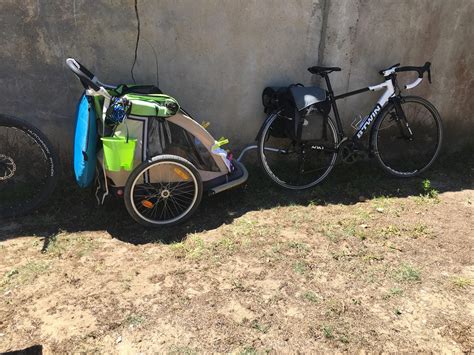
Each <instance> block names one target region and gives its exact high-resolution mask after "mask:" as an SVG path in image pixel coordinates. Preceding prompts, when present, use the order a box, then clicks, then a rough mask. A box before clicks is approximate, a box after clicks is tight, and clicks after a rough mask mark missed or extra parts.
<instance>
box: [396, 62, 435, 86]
mask: <svg viewBox="0 0 474 355" xmlns="http://www.w3.org/2000/svg"><path fill="white" fill-rule="evenodd" d="M405 71H416V72H417V73H418V77H419V78H423V74H424V73H425V72H428V80H429V82H430V83H431V63H430V62H426V63H425V65H423V66H421V67H413V66H406V67H399V68H396V69H395V72H397V73H399V72H405Z"/></svg>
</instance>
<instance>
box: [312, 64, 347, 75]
mask: <svg viewBox="0 0 474 355" xmlns="http://www.w3.org/2000/svg"><path fill="white" fill-rule="evenodd" d="M308 71H309V72H310V73H311V74H329V73H331V72H333V71H341V68H339V67H320V66H317V65H315V66H314V67H310V68H308Z"/></svg>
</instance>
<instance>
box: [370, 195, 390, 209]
mask: <svg viewBox="0 0 474 355" xmlns="http://www.w3.org/2000/svg"><path fill="white" fill-rule="evenodd" d="M372 206H373V207H374V209H375V210H376V211H378V212H383V211H384V209H385V208H387V207H389V206H390V197H388V196H385V195H380V196H374V197H373V198H372Z"/></svg>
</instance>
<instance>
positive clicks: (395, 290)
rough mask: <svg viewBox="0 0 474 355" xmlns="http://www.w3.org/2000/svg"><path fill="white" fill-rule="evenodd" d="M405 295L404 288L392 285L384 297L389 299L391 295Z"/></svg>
mask: <svg viewBox="0 0 474 355" xmlns="http://www.w3.org/2000/svg"><path fill="white" fill-rule="evenodd" d="M401 295H403V290H402V289H401V288H399V287H392V288H391V289H390V290H388V293H387V294H386V295H385V296H383V298H384V299H388V298H391V297H395V296H401Z"/></svg>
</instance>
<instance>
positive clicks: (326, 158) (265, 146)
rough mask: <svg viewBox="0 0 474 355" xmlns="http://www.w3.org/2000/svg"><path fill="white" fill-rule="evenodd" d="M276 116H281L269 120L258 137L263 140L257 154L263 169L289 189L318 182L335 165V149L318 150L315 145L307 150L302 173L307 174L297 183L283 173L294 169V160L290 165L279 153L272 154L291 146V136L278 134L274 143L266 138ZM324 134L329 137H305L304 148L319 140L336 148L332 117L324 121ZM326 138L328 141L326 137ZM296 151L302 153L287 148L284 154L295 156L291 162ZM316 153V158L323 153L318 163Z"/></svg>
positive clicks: (304, 186)
mask: <svg viewBox="0 0 474 355" xmlns="http://www.w3.org/2000/svg"><path fill="white" fill-rule="evenodd" d="M278 119H282V118H281V117H275V118H274V119H273V120H272V121H270V122H269V123H268V124H267V127H266V129H264V131H263V132H262V138H261V140H262V143H261V144H260V156H261V160H262V163H263V167H264V170H265V171H266V172H267V174H268V175H269V176H270V178H271V179H272V180H274V181H275V182H276V183H277V184H279V185H281V186H283V187H285V188H289V189H295V190H298V189H306V188H309V187H312V186H314V185H316V184H318V183H320V182H321V181H322V180H324V179H325V178H326V176H327V175H328V174H329V173H330V171H331V170H332V168H333V167H334V165H335V162H336V159H337V153H336V152H333V153H327V152H321V151H316V150H314V149H313V150H311V151H312V153H313V154H307V153H306V157H305V159H306V160H305V162H304V164H305V171H304V173H306V177H305V179H306V181H305V180H300V181H299V182H300V183H298V184H296V183H294V182H293V181H290V180H291V178H288V177H286V176H284V174H285V173H286V174H287V175H290V174H289V173H292V172H294V171H295V170H294V164H293V167H292V166H291V165H292V164H285V161H283V159H278V158H281V156H280V157H275V155H278V154H280V155H281V154H282V150H283V151H285V150H287V149H288V147H290V148H291V145H292V142H294V141H293V140H292V139H291V138H289V137H286V138H278V139H280V143H279V144H276V143H274V144H273V145H272V144H271V143H269V139H270V138H269V135H270V131H271V127H272V125H273V123H274V122H276V120H278ZM327 135H328V138H327V140H326V141H325V142H324V141H321V140H319V141H316V140H315V141H307V143H308V148H307V149H311V146H313V147H314V146H317V145H318V144H319V145H320V144H324V145H328V146H329V145H332V146H333V149H335V147H336V145H337V134H336V130H335V128H334V125H333V124H332V122H331V121H328V124H327ZM270 137H271V135H270ZM328 139H329V140H330V141H328ZM285 147H286V148H285ZM275 150H276V151H275ZM287 153H288V151H287ZM272 155H273V157H272ZM298 155H301V153H298V152H296V151H289V153H288V154H287V157H289V160H294V162H293V163H295V161H297V160H298V159H299V157H298ZM318 157H319V158H321V157H323V162H321V160H320V161H319V163H320V164H319V165H318V160H317V159H315V158H318ZM272 160H273V162H272ZM286 163H288V162H286ZM306 164H308V165H306ZM298 166H299V165H298ZM301 182H302V183H301Z"/></svg>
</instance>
